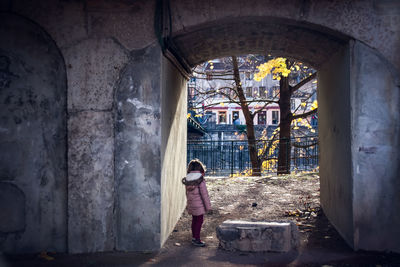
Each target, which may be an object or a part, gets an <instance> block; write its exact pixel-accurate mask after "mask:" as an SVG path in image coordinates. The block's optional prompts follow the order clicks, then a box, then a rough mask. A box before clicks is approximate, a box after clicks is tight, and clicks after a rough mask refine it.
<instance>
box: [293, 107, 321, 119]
mask: <svg viewBox="0 0 400 267" xmlns="http://www.w3.org/2000/svg"><path fill="white" fill-rule="evenodd" d="M317 111H318V108H316V109H313V110H310V111H309V112H306V113H303V114H297V115H293V116H292V120H296V119H300V118H306V117H308V116H310V115H312V114H315V113H317Z"/></svg>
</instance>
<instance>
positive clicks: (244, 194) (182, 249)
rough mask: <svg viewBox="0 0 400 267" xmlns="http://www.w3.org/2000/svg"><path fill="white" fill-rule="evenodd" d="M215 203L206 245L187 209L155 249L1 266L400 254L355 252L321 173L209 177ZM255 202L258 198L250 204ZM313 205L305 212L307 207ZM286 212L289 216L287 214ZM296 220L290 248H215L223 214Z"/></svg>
mask: <svg viewBox="0 0 400 267" xmlns="http://www.w3.org/2000/svg"><path fill="white" fill-rule="evenodd" d="M207 184H208V187H209V191H210V196H211V199H212V201H213V202H212V203H213V206H214V212H213V214H212V215H207V216H206V219H205V226H204V229H203V231H202V236H203V239H204V240H205V241H206V242H207V246H206V247H205V248H197V247H193V246H192V245H191V243H190V239H191V235H190V231H189V229H190V216H189V215H188V214H187V213H186V212H185V213H184V214H183V215H182V217H181V219H180V221H179V222H178V223H177V225H176V227H175V230H174V232H173V233H172V234H171V236H170V237H169V239H168V240H167V242H166V244H165V245H164V247H163V248H162V249H161V250H160V251H159V252H157V253H133V252H127V253H124V252H109V253H95V254H80V255H66V254H50V253H49V254H48V255H49V256H50V257H52V258H54V259H51V258H48V259H46V257H40V256H39V255H37V254H36V255H18V256H10V255H3V259H4V260H3V262H1V260H0V267H5V266H6V267H14V266H35V267H36V266H38V267H41V266H43V267H47V266H57V267H67V266H68V267H69V266H72V267H80V266H84V267H89V266H104V267H106V266H121V267H122V266H190V267H193V266H325V267H329V266H374V267H379V266H400V255H399V254H390V253H371V252H363V251H361V252H354V251H352V250H351V249H350V248H349V246H348V245H347V244H346V243H345V242H344V241H343V239H342V238H341V237H340V236H339V234H338V233H337V232H336V230H335V229H334V227H332V225H331V224H330V223H329V221H328V220H327V218H326V217H325V215H324V214H323V212H322V211H321V210H320V209H319V178H318V176H317V175H315V174H311V175H310V174H308V175H305V176H298V175H296V176H291V177H280V178H277V177H264V178H262V179H260V178H255V179H252V178H231V179H208V182H207ZM253 203H257V206H256V207H253ZM306 209H308V210H313V211H315V214H314V216H306V214H307V213H306V212H307V210H306ZM288 212H289V214H290V216H288ZM246 218H247V219H249V220H282V219H286V220H288V219H290V220H294V221H296V222H297V224H298V226H299V230H300V247H299V249H298V250H297V251H291V252H289V253H243V252H228V251H223V250H221V249H220V248H218V240H217V239H216V235H215V227H216V226H217V225H218V224H219V223H220V222H222V221H223V220H226V219H246Z"/></svg>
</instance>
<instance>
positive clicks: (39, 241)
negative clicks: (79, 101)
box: [0, 13, 67, 253]
mask: <svg viewBox="0 0 400 267" xmlns="http://www.w3.org/2000/svg"><path fill="white" fill-rule="evenodd" d="M0 36H1V42H0V225H1V226H0V250H1V251H5V252H11V253H17V252H18V253H22V252H32V251H41V250H49V251H59V252H63V251H65V250H66V245H67V216H66V213H67V209H66V206H67V165H66V163H67V161H66V147H67V145H66V97H65V96H66V72H65V66H64V61H63V58H62V56H61V54H60V52H59V50H58V49H57V47H56V46H55V44H54V42H53V41H52V39H51V38H50V37H49V36H48V35H47V34H46V33H45V32H44V31H43V30H42V29H41V28H40V27H39V26H37V25H36V24H34V23H32V22H31V21H28V20H26V19H25V18H21V17H18V16H15V15H10V14H6V13H0Z"/></svg>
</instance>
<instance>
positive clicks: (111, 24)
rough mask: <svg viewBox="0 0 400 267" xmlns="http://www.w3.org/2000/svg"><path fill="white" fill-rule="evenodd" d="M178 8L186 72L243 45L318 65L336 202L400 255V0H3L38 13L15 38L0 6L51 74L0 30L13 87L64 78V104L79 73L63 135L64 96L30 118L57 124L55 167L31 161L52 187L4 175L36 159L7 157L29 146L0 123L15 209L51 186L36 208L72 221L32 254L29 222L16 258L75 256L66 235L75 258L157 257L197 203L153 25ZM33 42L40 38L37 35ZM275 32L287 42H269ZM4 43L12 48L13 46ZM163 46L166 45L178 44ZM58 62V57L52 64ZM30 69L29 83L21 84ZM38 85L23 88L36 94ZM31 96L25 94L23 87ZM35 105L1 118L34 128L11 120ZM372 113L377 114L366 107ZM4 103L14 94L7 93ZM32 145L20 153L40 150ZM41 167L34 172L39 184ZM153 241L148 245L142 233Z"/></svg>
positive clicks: (366, 245)
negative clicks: (187, 194) (187, 193)
mask: <svg viewBox="0 0 400 267" xmlns="http://www.w3.org/2000/svg"><path fill="white" fill-rule="evenodd" d="M167 2H170V4H171V11H172V12H171V13H170V15H171V17H170V18H171V20H172V21H171V22H172V23H171V24H170V25H171V26H172V27H171V29H167V30H168V31H169V33H168V34H169V35H168V34H167V35H166V36H164V37H168V38H170V39H171V40H172V41H173V43H174V46H175V48H176V49H177V51H180V52H179V53H178V54H179V55H181V58H182V61H186V62H187V64H186V65H187V66H188V67H189V68H190V67H191V66H194V65H195V64H197V63H200V62H202V61H205V60H208V59H212V58H217V57H223V56H230V55H229V54H230V53H234V54H247V53H255V52H257V53H272V52H271V51H268V50H274V51H273V52H274V55H276V56H279V55H281V56H293V57H294V58H297V59H299V60H302V61H304V62H306V63H307V64H308V65H311V66H313V67H314V68H316V69H318V71H319V73H320V75H319V85H320V87H321V86H322V85H324V84H326V85H327V86H326V87H321V91H320V92H319V96H320V98H319V103H320V104H321V105H320V109H319V111H320V112H321V113H320V116H319V117H320V119H322V117H324V116H325V120H326V121H327V122H330V123H328V124H326V125H325V126H324V127H323V129H322V131H323V132H320V137H321V138H325V139H324V141H322V143H321V152H322V158H321V160H322V162H323V163H322V165H323V166H325V167H321V186H322V187H321V188H322V192H321V198H322V203H323V206H324V209H325V211H327V213H328V215H329V216H328V217H329V218H330V219H331V221H332V222H333V224H334V225H335V226H336V228H338V229H339V231H340V232H341V233H342V235H343V236H345V237H346V240H347V241H348V243H349V244H351V245H352V246H353V247H354V248H355V249H367V250H394V251H400V248H399V244H400V243H399V242H398V240H399V239H400V232H399V231H400V230H399V229H396V226H397V225H399V224H400V219H399V216H398V212H397V211H398V210H399V209H400V195H399V194H397V192H396V191H395V190H396V189H397V188H399V187H400V185H399V181H400V180H399V179H398V173H399V171H400V170H399V167H398V165H399V164H398V162H399V161H400V160H399V152H398V151H400V149H399V147H400V146H399V138H400V130H399V125H400V123H399V114H400V111H399V107H400V105H399V80H400V79H399V76H398V70H399V64H400V60H398V59H399V57H400V53H399V49H400V45H399V40H400V39H399V34H400V31H399V27H398V18H399V15H398V14H399V13H398V12H397V11H398V7H399V4H398V1H392V0H388V1H375V0H372V1H325V0H308V1H284V0H282V1H251V4H248V2H247V1H241V0H232V1H230V3H229V5H227V4H226V1H225V0H215V1H196V0H174V1H155V0H153V1H149V0H136V1H122V0H120V1H118V0H116V1H39V0H38V1H30V2H27V1H23V0H15V1H5V3H4V4H1V5H0V9H1V10H4V11H5V12H6V14H21V16H25V17H26V18H29V19H30V20H25V26H24V27H22V29H21V31H17V32H14V33H12V34H11V33H10V31H12V30H14V31H16V30H17V27H19V26H18V25H20V24H19V23H17V22H15V21H14V19H13V18H12V17H13V16H15V15H10V16H11V17H10V16H9V15H6V16H3V14H2V16H1V21H2V22H3V20H4V23H3V24H2V26H1V27H0V28H1V29H2V31H4V34H5V35H3V36H8V34H9V35H11V36H15V37H21V38H20V40H25V41H26V42H25V43H24V46H25V45H26V47H24V48H25V49H26V48H32V49H29V50H26V51H30V52H31V53H30V54H29V56H26V58H31V57H32V58H34V59H35V60H36V61H35V62H36V63H38V64H41V65H40V66H39V67H38V69H40V70H41V72H40V75H39V73H38V72H32V73H31V71H32V70H34V69H36V65H35V68H33V69H32V68H30V65H29V64H28V65H26V64H25V65H23V64H21V66H22V67H28V68H25V69H24V68H21V71H22V72H21V73H23V72H25V71H26V72H28V74H29V75H28V74H27V75H20V74H19V73H18V72H17V71H15V70H14V69H13V68H14V66H16V65H15V61H14V60H13V59H12V58H13V57H14V56H16V55H19V54H21V53H24V52H26V51H25V50H24V48H21V46H22V45H21V44H20V45H13V46H12V45H10V43H9V41H10V40H14V39H13V38H11V39H10V38H1V41H0V42H1V45H2V48H1V49H2V51H3V50H4V51H7V55H6V57H8V58H10V59H11V60H10V62H11V65H10V67H9V68H7V64H8V63H7V62H8V61H7V59H4V57H0V70H1V71H2V72H1V75H3V74H4V73H5V74H6V76H5V77H7V79H4V80H1V84H0V86H3V85H6V86H10V88H14V86H15V85H17V82H21V83H22V81H23V79H25V80H26V83H30V78H32V77H33V76H35V77H34V78H32V79H33V80H34V83H35V84H41V85H42V86H38V87H35V88H34V89H35V90H39V89H38V88H39V87H40V88H43V90H48V89H49V87H50V86H48V84H49V83H51V84H52V86H51V88H53V89H54V90H55V91H51V90H49V91H50V92H49V94H48V96H49V99H50V100H51V99H53V100H54V99H57V98H56V97H55V96H54V98H53V96H52V95H51V92H53V93H54V94H56V95H63V94H64V93H63V92H64V90H66V86H65V79H67V82H68V97H69V98H68V118H67V119H65V120H68V128H67V127H64V128H62V126H61V125H62V122H64V117H62V116H61V115H60V116H58V115H59V114H60V113H58V111H59V110H58V108H60V106H63V105H64V104H63V103H64V102H62V101H65V98H66V96H65V98H62V99H61V100H60V102H58V100H57V101H53V102H51V105H50V106H49V107H48V108H46V107H45V106H43V110H42V111H43V112H42V113H39V115H40V116H36V117H35V118H33V115H32V114H31V113H29V112H27V116H28V117H29V116H31V117H32V118H31V119H32V122H33V121H35V123H36V122H38V121H37V120H36V118H39V121H41V122H44V121H46V122H47V123H44V124H43V126H42V127H44V128H46V127H47V131H44V134H43V139H42V140H45V141H48V140H50V142H44V141H43V142H39V141H38V142H34V144H35V145H36V147H35V148H33V150H32V151H37V149H39V151H46V152H49V151H50V152H54V151H57V153H55V154H52V153H50V152H49V153H48V154H51V155H53V156H52V157H45V158H46V159H49V158H51V159H52V160H49V161H48V162H50V163H54V164H44V163H43V157H42V154H43V155H44V154H46V153H44V152H43V153H42V154H41V156H40V157H38V156H37V155H36V154H35V155H33V156H34V158H35V164H37V165H35V168H36V167H37V168H38V169H40V170H41V171H42V172H43V174H44V173H45V172H46V173H50V174H51V171H50V170H51V169H52V168H53V169H56V170H57V173H58V175H57V176H55V183H54V187H53V184H51V182H48V183H46V179H41V178H42V177H47V175H42V176H40V175H37V176H35V175H33V174H32V175H27V176H24V177H23V181H24V182H25V181H27V182H28V183H26V184H25V183H22V182H21V183H20V182H18V183H17V182H15V181H11V180H10V179H9V178H7V179H4V178H3V177H13V173H17V174H18V171H20V170H23V169H25V168H28V169H29V168H30V167H26V166H25V165H24V166H21V167H19V168H16V165H15V164H14V163H13V162H11V163H9V161H12V160H10V159H14V158H19V157H20V156H21V154H23V153H22V152H21V151H22V150H20V149H16V147H17V148H18V146H11V145H10V146H7V145H6V144H4V142H5V140H11V141H14V139H13V138H14V137H15V138H17V137H18V136H16V135H13V134H12V133H10V134H8V133H5V132H4V130H3V129H1V132H0V135H1V137H2V138H1V142H2V144H1V146H5V148H4V149H9V148H10V149H9V151H11V152H10V154H1V155H2V156H1V161H2V162H1V163H2V164H1V166H8V165H9V164H10V165H9V166H11V167H10V168H8V169H7V168H5V169H4V170H3V171H2V174H4V176H2V177H0V178H1V179H2V182H1V183H3V180H4V183H13V185H16V186H17V187H18V188H19V189H16V190H13V189H11V188H14V189H15V187H14V186H13V185H12V186H7V188H10V189H7V190H12V192H13V193H11V194H13V195H14V196H15V199H16V201H15V205H16V206H17V207H18V209H20V207H21V206H23V205H28V204H29V203H34V201H36V200H37V198H35V197H38V195H33V198H32V199H31V198H30V196H28V195H26V194H27V192H34V193H38V192H39V193H40V194H42V193H43V190H45V191H46V190H47V187H51V188H53V189H54V190H48V191H46V194H44V195H40V196H41V197H40V200H41V201H38V202H36V203H37V205H38V206H39V207H57V209H56V210H57V214H56V215H54V216H50V217H51V219H53V220H54V222H56V223H55V224H54V225H59V226H60V227H59V228H57V229H53V230H54V231H52V233H54V235H52V237H54V238H55V239H53V242H51V241H49V239H48V237H49V235H48V234H49V232H48V231H47V230H46V229H40V230H43V231H42V232H41V234H44V235H42V236H44V237H46V238H45V239H46V240H41V239H33V238H32V239H30V240H32V243H31V245H29V246H28V245H27V246H24V250H22V249H21V247H20V246H14V245H15V242H17V243H18V242H19V243H20V244H22V243H23V241H21V240H25V235H26V236H36V234H37V233H38V231H37V229H38V228H36V227H32V228H29V229H26V230H25V232H24V236H23V237H22V238H21V239H19V240H18V241H15V242H14V241H13V242H8V241H7V244H4V243H3V245H4V246H5V247H6V248H7V249H8V250H15V251H17V252H18V251H25V249H26V251H29V252H38V251H40V250H41V249H42V247H43V246H44V245H43V244H49V245H47V247H49V248H52V247H55V248H57V250H58V248H60V250H62V247H63V246H64V247H66V246H67V245H59V244H60V242H61V243H62V244H64V243H63V242H64V241H60V240H64V237H65V235H66V231H67V232H68V249H67V251H68V252H70V253H82V252H94V251H106V250H110V249H113V248H114V249H116V250H146V249H148V248H150V249H152V250H157V249H159V248H160V247H161V246H162V244H163V242H164V241H165V239H166V238H167V237H168V234H169V233H170V232H171V231H172V229H173V226H174V224H175V223H176V221H177V220H178V218H179V216H180V215H181V212H182V210H183V208H184V191H183V190H181V187H179V185H180V179H181V178H182V175H184V174H185V163H186V159H185V156H186V154H185V153H186V152H185V148H184V147H185V144H186V112H187V110H186V104H185V103H186V102H185V101H186V96H185V92H186V87H185V81H184V80H185V78H184V76H183V75H182V74H181V73H180V71H179V69H180V66H179V64H175V65H174V64H173V63H171V62H170V61H168V59H166V57H164V56H163V54H162V49H163V48H165V47H161V45H159V43H158V42H157V38H156V34H155V31H154V28H155V27H154V26H155V25H154V24H155V23H154V22H155V19H156V18H157V19H158V20H160V17H157V16H159V15H161V14H162V12H156V11H157V10H156V9H157V3H167ZM160 13H161V14H160ZM166 18H168V17H166ZM7 21H10V22H11V24H10V23H8V22H7ZM14 22H15V23H14ZM36 23H38V24H40V27H39V28H41V27H42V28H43V29H45V30H46V31H47V32H48V33H49V34H50V35H51V37H52V38H53V39H54V40H55V42H56V43H57V46H58V47H60V48H61V53H62V56H61V57H59V56H55V53H54V51H55V50H57V49H56V48H55V46H54V45H50V46H49V47H47V46H48V44H49V43H52V41H51V39H50V38H49V37H48V36H47V34H46V33H45V32H44V31H43V30H39V29H38V25H37V24H36ZM242 23H243V25H241V24H242ZM4 25H9V26H10V27H4ZM264 27H265V29H266V30H264V29H263V28H264ZM24 29H25V30H27V31H28V32H30V33H32V34H31V35H29V34H28V33H27V32H26V31H24ZM277 29H279V31H278V30H277ZM336 31H337V32H340V33H342V34H338V33H337V32H336ZM274 34H276V35H274ZM25 35H29V36H26V38H25V37H23V36H25ZM219 35H221V36H222V37H221V38H219ZM3 36H2V37H3ZM303 36H308V38H303ZM343 36H344V37H343ZM346 36H347V37H346ZM280 37H282V39H281V38H280ZM17 39H18V38H17ZM270 39H271V40H274V42H269V40H270ZM7 43H8V44H7ZM4 44H7V47H6V48H5V47H3V45H4ZM33 46H37V48H36V49H35V48H34V47H33ZM41 47H47V48H48V50H46V51H47V52H46V53H44V52H43V50H42V49H41ZM254 47H256V48H254ZM262 47H265V51H264V50H263V49H261V48H262ZM171 48H173V47H172V46H171ZM36 50H37V51H36ZM164 52H168V48H167V50H164ZM197 52H199V53H197ZM200 52H201V53H200ZM166 54H167V53H165V55H166ZM49 57H50V58H53V59H57V60H54V61H52V64H48V61H47V59H48V58H49ZM62 57H64V59H65V62H66V66H67V71H68V75H67V77H65V70H64V68H62V67H60V66H61V65H60V64H61V63H60V62H61V61H62ZM26 60H27V61H28V59H26ZM390 64H392V65H394V66H395V67H397V74H393V72H392V71H393V70H395V67H394V68H393V67H392V66H391V65H390ZM41 66H42V67H43V68H41ZM55 70H57V71H55ZM1 75H0V77H4V76H1ZM10 75H11V76H10ZM12 75H17V76H19V78H18V77H14V76H12ZM396 75H397V76H396ZM23 76H24V77H25V78H21V77H23ZM396 79H397V81H396ZM61 83H63V84H61ZM25 85H26V84H23V86H18V88H25V87H26V86H25ZM7 90H8V89H7V88H6V89H1V91H0V96H1V97H3V96H5V94H4V92H6V91H7ZM43 90H39V91H40V92H43ZM130 90H132V92H133V93H132V92H131V91H130ZM16 92H18V90H15V93H16ZM27 92H28V91H19V93H21V94H24V93H27ZM46 92H47V91H46ZM34 93H37V91H34ZM114 93H115V94H114ZM65 95H66V94H65ZM114 95H115V98H114V97H113V96H114ZM46 96H47V94H46ZM21 99H24V98H21ZM27 99H29V95H27ZM333 99H335V101H334V100H333ZM343 99H345V100H346V101H344V102H343V101H342V100H343ZM2 101H3V99H2ZM341 101H342V102H343V103H341ZM17 102H19V101H17ZM23 102H24V105H23V107H21V109H15V110H14V111H9V112H8V111H7V112H6V113H7V115H3V114H5V113H3V110H2V112H1V114H2V116H4V117H7V120H9V122H10V125H11V126H12V127H14V128H13V129H17V128H18V125H21V126H19V129H23V128H22V126H24V127H25V126H27V124H23V123H21V124H18V125H17V124H16V123H17V122H18V121H19V120H18V119H17V122H12V120H13V119H14V116H13V113H17V114H18V113H21V110H24V111H29V110H30V108H31V106H32V105H31V102H30V101H23ZM120 103H121V104H120ZM370 106H372V107H373V108H367V107H370ZM3 107H5V106H4V102H1V108H2V109H3ZM324 107H325V109H324ZM7 108H8V107H6V109H7ZM340 108H341V109H340ZM55 109H57V110H58V111H56V110H55ZM46 110H48V112H49V113H51V114H52V116H49V117H50V118H49V119H46V120H42V117H41V116H42V115H43V116H45V115H46V116H48V114H47V113H45V111H46ZM60 110H61V109H60ZM349 110H350V113H351V114H350V115H349V113H348V111H349ZM119 112H120V113H119ZM323 114H324V115H323ZM120 115H121V116H120ZM17 117H18V118H19V116H17ZM46 118H47V117H46ZM56 118H59V119H60V120H59V122H60V125H58V126H55V128H51V127H50V126H51V125H53V126H54V125H55V124H54V123H55V120H56ZM123 122H129V123H132V124H131V125H126V124H124V123H123ZM13 123H14V124H13ZM135 123H136V125H135ZM148 123H150V124H151V125H148ZM31 125H32V123H31ZM12 127H11V128H12ZM49 127H50V128H49ZM59 127H61V128H59ZM2 128H7V129H9V128H10V127H8V126H7V127H2ZM34 128H35V129H39V128H40V127H34ZM24 129H25V128H24ZM54 129H56V130H55V132H56V134H55V135H54V138H55V139H57V136H61V135H62V136H63V137H61V138H59V139H57V140H58V141H57V142H56V144H57V145H55V143H54V142H53V140H52V139H51V138H50V137H49V135H50V134H49V133H50V132H51V131H52V130H54ZM25 130H26V129H25ZM25 130H24V132H25V134H26V135H28V136H29V137H32V138H33V139H34V140H39V138H38V135H36V134H37V133H38V132H37V131H33V132H32V133H31V132H29V133H27V132H28V131H25ZM59 133H62V134H60V135H58V134H59ZM26 135H25V136H26ZM66 135H68V143H69V145H68V153H69V155H70V156H69V157H68V159H67V160H68V184H69V185H70V186H69V187H68V212H69V215H68V222H67V224H68V230H65V229H66V228H65V227H64V226H63V224H62V223H61V222H64V219H65V216H66V215H65V209H67V208H66V205H67V197H66V193H64V191H66V189H65V187H64V186H65V183H64V180H65V179H66V178H65V177H66V173H67V171H66V168H64V167H63V166H64V165H66V160H64V158H65V157H66V156H65V153H64V152H65V149H62V147H63V146H64V144H65V139H64V136H66ZM18 142H19V141H18ZM26 144H27V143H26V142H24V143H22V145H21V146H22V147H23V148H29V147H28V146H27V145H26ZM45 145H47V146H45ZM53 145H54V146H53ZM129 146H132V149H129ZM349 146H350V150H349V149H348V147H349ZM59 148H60V149H59ZM1 151H3V150H1ZM13 153H14V154H13ZM14 155H15V156H14ZM23 155H27V157H31V155H28V154H23ZM3 156H4V157H3ZM387 159H390V160H387ZM25 162H26V161H24V163H25ZM341 163H346V164H347V165H343V164H341ZM114 164H115V165H114ZM343 166H345V167H343ZM42 167H43V168H42ZM337 170H340V173H338V172H337ZM47 171H48V172H47ZM28 176H29V177H36V178H37V179H34V180H30V179H29V177H28ZM50 176H51V175H49V176H48V177H50ZM25 178H26V179H25ZM21 181H22V180H21ZM34 181H35V182H34ZM23 186H24V188H28V189H27V190H25V189H24V188H22V187H23ZM44 188H46V189H44ZM3 189H4V188H3ZM99 189H101V190H99ZM21 191H22V193H21ZM50 191H51V193H49V192H50ZM99 191H101V194H100V195H99ZM39 193H38V194H39ZM47 193H48V194H47ZM23 194H25V198H24V196H23ZM42 196H43V197H42ZM38 198H39V197H38ZM24 199H25V201H24ZM148 199H150V201H147V200H148ZM47 200H54V201H50V202H46V201H47ZM132 200H134V201H132ZM24 203H25V204H24ZM134 208H135V210H134V212H131V211H132V209H134ZM365 210H367V211H368V212H364V211H365ZM42 211H47V209H44V210H43V209H40V210H39V209H36V210H32V212H33V213H32V214H30V216H31V217H35V218H39V216H37V215H38V214H42V213H41V212H42ZM342 211H344V213H342ZM46 214H47V213H46ZM343 214H345V215H346V216H342V215H343ZM374 214H378V215H374ZM14 215H15V216H16V215H18V213H15V214H13V216H14ZM31 217H25V218H22V219H21V221H18V222H16V224H15V225H14V226H15V227H14V228H12V230H13V231H14V230H15V231H20V230H21V229H22V225H23V220H25V221H31V219H30V218H31ZM42 218H47V217H42ZM341 218H348V219H347V220H343V219H341ZM377 218H379V220H377ZM47 219H49V220H50V218H47ZM59 222H60V224H59ZM35 225H37V224H36V221H35ZM43 225H46V224H43ZM7 229H11V228H7ZM48 230H49V229H48ZM81 233H83V234H81ZM8 236H19V234H9V235H8ZM144 238H145V239H146V242H145V243H143V242H142V240H143V239H144ZM1 240H3V239H1ZM47 241H49V242H47ZM132 244H134V246H131V245H132Z"/></svg>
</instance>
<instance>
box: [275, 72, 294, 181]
mask: <svg viewBox="0 0 400 267" xmlns="http://www.w3.org/2000/svg"><path fill="white" fill-rule="evenodd" d="M279 86H280V98H279V110H280V114H281V117H280V135H279V155H278V175H279V174H288V173H290V157H291V147H290V124H291V123H292V117H293V114H292V112H291V110H290V99H291V96H292V93H291V90H290V87H289V79H288V77H283V76H282V77H281V80H280V81H279Z"/></svg>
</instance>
